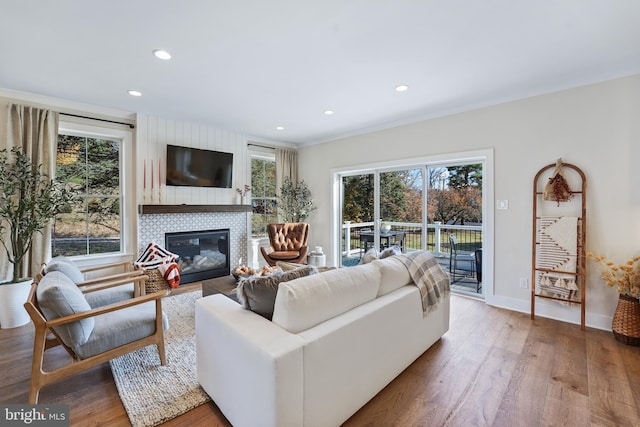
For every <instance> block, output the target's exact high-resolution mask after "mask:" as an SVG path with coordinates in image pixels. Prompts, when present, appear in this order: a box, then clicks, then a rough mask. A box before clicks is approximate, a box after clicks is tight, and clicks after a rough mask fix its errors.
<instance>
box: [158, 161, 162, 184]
mask: <svg viewBox="0 0 640 427" xmlns="http://www.w3.org/2000/svg"><path fill="white" fill-rule="evenodd" d="M161 185H162V181H161V180H160V159H158V188H160V186H161Z"/></svg>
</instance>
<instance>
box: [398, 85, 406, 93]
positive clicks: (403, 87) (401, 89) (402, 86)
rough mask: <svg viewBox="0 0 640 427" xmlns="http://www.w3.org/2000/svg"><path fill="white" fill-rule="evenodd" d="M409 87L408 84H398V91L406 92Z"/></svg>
mask: <svg viewBox="0 0 640 427" xmlns="http://www.w3.org/2000/svg"><path fill="white" fill-rule="evenodd" d="M407 89H409V86H407V85H398V86H396V92H405V91H407Z"/></svg>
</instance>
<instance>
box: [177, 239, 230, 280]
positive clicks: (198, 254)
mask: <svg viewBox="0 0 640 427" xmlns="http://www.w3.org/2000/svg"><path fill="white" fill-rule="evenodd" d="M165 240H166V246H165V247H166V248H167V250H169V251H170V252H172V253H174V254H176V255H178V257H179V258H178V261H177V262H178V265H179V266H180V283H191V282H196V281H199V280H205V279H211V278H214V277H220V276H228V275H229V274H230V268H229V229H222V230H208V231H189V232H183V233H167V234H165Z"/></svg>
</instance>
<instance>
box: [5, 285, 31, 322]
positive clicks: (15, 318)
mask: <svg viewBox="0 0 640 427" xmlns="http://www.w3.org/2000/svg"><path fill="white" fill-rule="evenodd" d="M31 283H33V279H27V280H24V281H22V282H18V283H5V284H1V285H0V328H2V329H9V328H17V327H18V326H22V325H26V324H27V323H29V320H31V319H30V317H29V313H27V310H26V309H25V308H24V303H25V302H27V297H28V296H29V290H30V289H31Z"/></svg>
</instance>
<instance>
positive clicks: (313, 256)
mask: <svg viewBox="0 0 640 427" xmlns="http://www.w3.org/2000/svg"><path fill="white" fill-rule="evenodd" d="M307 264H309V265H313V266H315V267H321V266H325V265H327V257H326V255H325V254H324V253H323V252H322V246H316V247H315V248H314V250H313V251H311V253H310V254H309V255H308V256H307Z"/></svg>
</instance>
